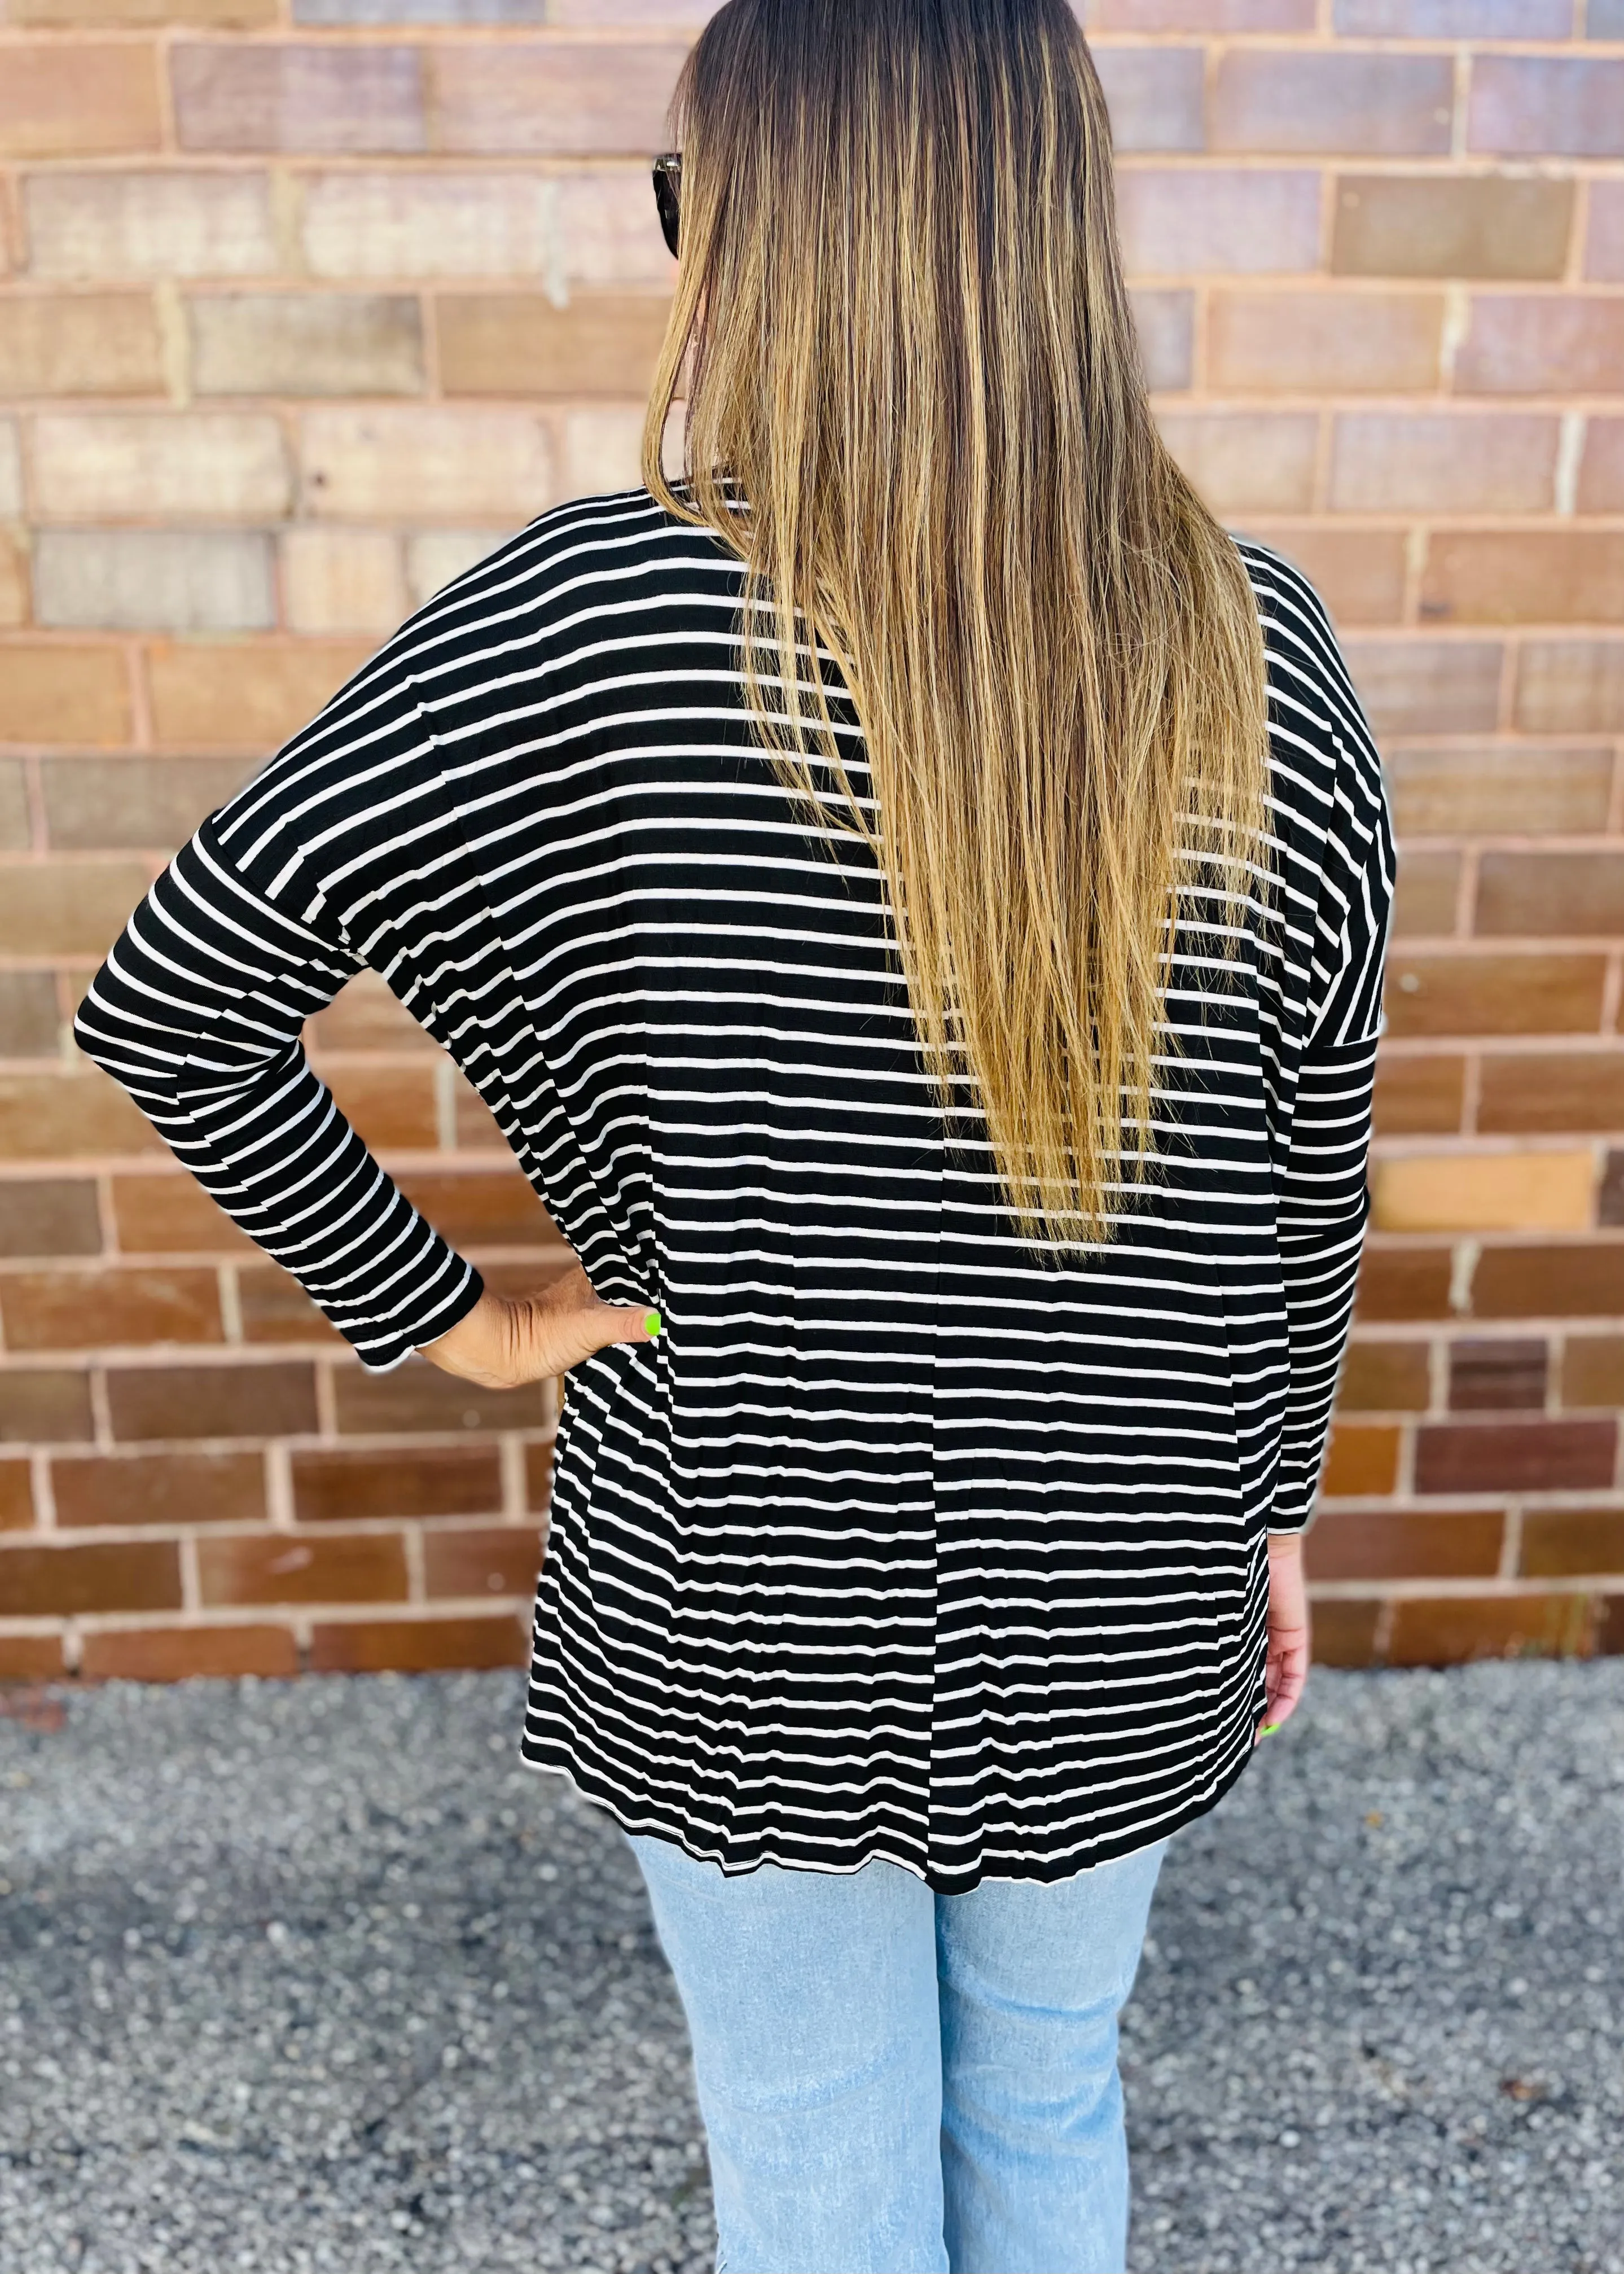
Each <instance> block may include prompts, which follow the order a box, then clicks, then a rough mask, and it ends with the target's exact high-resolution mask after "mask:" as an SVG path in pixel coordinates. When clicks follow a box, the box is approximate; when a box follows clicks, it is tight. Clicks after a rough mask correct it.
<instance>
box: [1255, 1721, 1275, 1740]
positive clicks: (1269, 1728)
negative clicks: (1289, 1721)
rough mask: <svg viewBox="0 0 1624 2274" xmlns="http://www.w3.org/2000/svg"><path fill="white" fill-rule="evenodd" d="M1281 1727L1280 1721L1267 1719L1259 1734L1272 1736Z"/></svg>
mask: <svg viewBox="0 0 1624 2274" xmlns="http://www.w3.org/2000/svg"><path fill="white" fill-rule="evenodd" d="M1279 1727H1280V1724H1279V1722H1278V1721H1266V1722H1265V1723H1264V1724H1263V1727H1262V1728H1261V1729H1260V1730H1259V1733H1258V1734H1259V1736H1264V1737H1272V1736H1274V1732H1275V1730H1276V1729H1278V1728H1279Z"/></svg>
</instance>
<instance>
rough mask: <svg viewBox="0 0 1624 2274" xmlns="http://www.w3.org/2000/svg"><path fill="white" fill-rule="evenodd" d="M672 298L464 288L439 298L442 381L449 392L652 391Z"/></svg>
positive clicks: (628, 393) (587, 393)
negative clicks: (557, 296) (554, 296)
mask: <svg viewBox="0 0 1624 2274" xmlns="http://www.w3.org/2000/svg"><path fill="white" fill-rule="evenodd" d="M667 312H668V303H667V302H666V301H665V299H664V298H658V299H657V298H655V297H651V296H650V295H648V294H624V293H578V294H575V295H574V296H573V297H571V299H570V302H569V305H568V307H566V308H560V307H557V306H555V305H553V302H552V301H551V300H549V299H548V298H547V297H545V294H542V293H528V292H526V293H521V292H457V293H447V294H442V295H441V297H440V303H439V322H440V384H441V386H442V388H444V390H445V392H446V393H447V395H542V396H549V395H564V396H570V397H576V396H583V395H585V396H591V395H625V396H628V397H635V396H641V395H646V394H647V393H648V389H649V382H650V379H651V378H652V377H653V373H654V364H655V358H656V357H657V356H658V353H659V349H660V343H661V342H662V340H663V339H664V338H665V319H666V315H667Z"/></svg>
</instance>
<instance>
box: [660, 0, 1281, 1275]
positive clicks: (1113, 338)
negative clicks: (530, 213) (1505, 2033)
mask: <svg viewBox="0 0 1624 2274" xmlns="http://www.w3.org/2000/svg"><path fill="white" fill-rule="evenodd" d="M672 120H673V133H674V138H675V139H676V141H677V142H678V144H679V145H680V148H681V152H682V175H681V260H680V264H679V271H678V277H677V285H676V293H675V298H674V302H673V308H672V313H671V321H670V325H669V328H668V329H667V332H666V335H665V345H664V349H663V350H662V353H661V356H660V360H659V364H658V370H657V372H656V375H655V380H654V387H653V393H652V398H651V400H650V407H649V414H648V421H647V425H646V426H645V429H644V435H643V479H644V481H645V482H646V484H647V486H648V487H649V489H650V491H651V492H652V493H653V494H654V495H655V496H656V497H657V498H658V500H659V501H660V502H661V504H662V505H663V506H664V507H665V508H666V510H667V511H668V512H671V513H673V514H675V515H677V516H680V518H682V519H684V520H687V521H690V522H695V523H705V524H708V525H710V526H711V527H712V528H714V529H715V530H717V531H718V532H719V534H720V536H721V537H722V538H723V540H724V541H725V542H726V544H727V545H728V546H730V547H731V548H732V550H733V552H734V553H736V554H737V556H738V557H739V558H740V560H741V561H743V562H744V564H745V566H746V568H747V570H748V576H747V578H746V584H745V593H744V605H743V608H742V613H741V629H740V640H741V659H742V669H743V673H744V678H745V683H746V690H747V700H748V706H749V710H750V713H751V716H752V718H753V719H754V721H755V724H756V730H757V732H758V733H759V735H760V738H761V741H762V742H763V745H764V746H765V747H766V748H767V749H769V750H771V752H772V753H773V754H774V758H775V763H776V764H777V765H778V770H779V772H780V775H781V777H782V778H783V779H784V780H785V782H786V786H787V787H789V788H790V789H791V790H792V791H793V793H794V794H795V795H796V796H797V798H798V800H800V801H801V802H802V804H803V808H804V807H809V808H810V809H812V811H813V812H815V813H817V814H819V815H821V816H822V817H823V823H822V825H823V827H824V828H825V830H826V829H827V827H828V819H827V817H828V815H829V813H830V811H831V798H830V795H829V791H828V787H827V786H828V784H829V783H830V781H831V774H832V780H833V783H834V785H835V787H836V789H837V791H838V796H837V797H836V798H835V799H834V801H833V802H832V809H834V810H837V811H838V814H839V816H840V825H841V826H843V827H846V828H850V829H852V830H855V831H857V832H860V833H861V835H862V837H863V838H865V839H866V840H867V841H868V844H869V846H870V847H871V848H872V851H873V854H874V857H875V859H876V862H877V863H878V865H879V868H880V870H881V871H882V873H883V877H884V878H885V880H886V883H887V885H888V887H889V892H890V897H891V914H892V922H893V927H894V930H895V936H896V940H897V946H898V955H899V959H900V968H901V972H902V975H903V977H904V979H905V981H906V988H907V993H908V999H909V1002H910V1005H911V1007H912V1010H913V1013H914V1022H915V1026H916V1028H917V1030H918V1034H919V1038H920V1043H921V1049H922V1051H923V1057H924V1063H925V1065H926V1066H927V1068H928V1069H929V1072H930V1073H931V1075H932V1077H933V1079H934V1080H935V1081H936V1085H937V1089H938V1094H939V1096H941V1098H942V1100H943V1103H944V1111H946V1112H947V1113H948V1114H949V1117H950V1119H951V1118H952V1115H953V1099H954V1096H955V1090H956V1086H957V1087H959V1088H962V1086H964V1085H966V1084H967V1085H968V1091H969V1094H970V1096H971V1097H972V1098H973V1100H974V1105H975V1106H976V1107H978V1108H979V1109H980V1111H981V1113H982V1114H983V1115H984V1117H985V1126H986V1135H987V1141H988V1143H989V1147H990V1148H991V1153H992V1157H993V1162H994V1165H995V1168H996V1173H997V1176H998V1178H999V1181H1000V1184H1001V1186H1002V1187H1003V1192H1004V1199H1005V1201H1006V1204H1007V1206H1008V1208H1009V1210H1010V1213H1011V1216H1012V1218H1013V1220H1014V1223H1015V1224H1016V1226H1017V1227H1018V1229H1019V1232H1020V1234H1021V1235H1022V1237H1023V1238H1025V1239H1028V1240H1030V1241H1031V1242H1033V1243H1034V1245H1036V1246H1048V1247H1050V1248H1058V1249H1068V1248H1079V1247H1083V1246H1088V1245H1089V1244H1091V1243H1094V1242H1097V1241H1099V1240H1101V1239H1109V1237H1110V1235H1111V1231H1112V1229H1113V1222H1114V1219H1116V1217H1118V1216H1120V1215H1121V1213H1122V1209H1123V1207H1124V1203H1125V1201H1127V1199H1128V1196H1129V1193H1130V1191H1131V1188H1132V1186H1133V1185H1134V1184H1135V1183H1137V1182H1138V1181H1139V1180H1141V1179H1142V1178H1143V1177H1144V1176H1145V1174H1146V1171H1147V1169H1148V1168H1149V1167H1150V1165H1151V1163H1152V1162H1153V1160H1154V1156H1155V1153H1156V1149H1157V1148H1156V1141H1155V1130H1154V1121H1155V1112H1154V1103H1155V1093H1156V1090H1157V1088H1158V1064H1159V1062H1162V1063H1165V1062H1166V1061H1167V1060H1168V1058H1169V1057H1170V1056H1171V1055H1172V1040H1171V1037H1170V1035H1169V1031H1168V1028H1167V1023H1166V1015H1165V1014H1166V995H1167V986H1168V975H1169V961H1170V957H1171V954H1172V952H1173V949H1174V946H1175V944H1176V941H1177V938H1178V937H1179V936H1180V935H1181V933H1187V931H1188V929H1189V927H1190V926H1191V925H1192V924H1196V923H1199V924H1201V925H1204V926H1207V927H1210V928H1211V929H1210V930H1209V931H1207V933H1206V934H1205V936H1204V938H1203V941H1202V943H1201V946H1200V952H1201V953H1205V954H1208V955H1212V956H1214V957H1222V955H1224V954H1225V953H1228V952H1229V949H1228V948H1227V947H1226V946H1225V945H1224V941H1225V939H1226V938H1228V939H1229V941H1230V942H1231V944H1232V941H1233V937H1234V929H1235V927H1234V918H1233V915H1232V914H1231V915H1230V916H1229V917H1228V918H1226V916H1225V914H1224V905H1223V904H1224V902H1225V900H1226V899H1227V898H1228V897H1229V896H1230V895H1233V894H1235V893H1237V892H1240V891H1242V890H1244V887H1245V884H1246V880H1247V877H1248V876H1249V875H1250V874H1251V873H1252V871H1253V870H1255V866H1256V863H1257V862H1258V860H1259V847H1260V844H1261V838H1262V817H1263V802H1264V788H1265V778H1266V755H1267V734H1266V701H1265V692H1264V676H1263V652H1262V643H1261V635H1260V629H1259V620H1258V612H1257V607H1256V604H1255V602H1254V599H1253V597H1252V590H1251V587H1250V585H1249V584H1248V581H1247V577H1246V574H1245V569H1244V565H1243V563H1242V561H1241V559H1240V556H1239V554H1238V553H1237V550H1236V547H1235V546H1234V544H1233V543H1232V542H1231V540H1230V539H1229V537H1228V536H1227V535H1226V534H1225V532H1224V531H1223V530H1222V528H1221V527H1220V526H1219V525H1218V523H1216V522H1215V521H1214V519H1213V517H1212V516H1211V515H1210V514H1209V513H1208V512H1207V508H1205V507H1204V506H1203V505H1202V503H1201V501H1200V500H1199V498H1198V497H1197V495H1196V493H1195V492H1194V490H1193V489H1192V486H1191V485H1190V483H1189V482H1188V481H1187V480H1186V478H1185V477H1184V474H1183V473H1181V471H1179V469H1178V467H1177V464H1176V463H1174V461H1173V459H1172V457H1171V456H1170V455H1169V451H1168V449H1167V447H1166V445H1165V444H1164V443H1163V441H1162V439H1161V436H1160V435H1159V433H1157V430H1156V427H1155V425H1154V421H1153V419H1152V417H1151V412H1150V407H1149V403H1148V401H1147V395H1146V388H1145V381H1144V379H1143V376H1142V374H1141V371H1140V365H1139V352H1138V343H1137V341H1136V337H1135V333H1134V325H1133V317H1132V308H1131V306H1130V303H1129V299H1128V294H1127V290H1126V288H1125V286H1124V282H1123V275H1122V264H1121V257H1120V253H1119V250H1118V246H1117V238H1116V201H1115V193H1114V189H1113V184H1112V172H1111V141H1110V127H1109V120H1108V117H1107V114H1106V107H1105V100H1104V97H1103V95H1102V94H1101V88H1100V82H1099V79H1098V78H1097V76H1096V74H1095V72H1094V62H1093V59H1092V57H1091V56H1090V55H1089V52H1088V49H1087V45H1086V41H1085V40H1084V38H1083V35H1082V33H1081V31H1080V30H1079V26H1078V24H1077V22H1076V19H1075V18H1074V17H1073V15H1072V14H1071V10H1070V8H1069V7H1068V6H1067V5H1066V0H727V4H726V5H725V6H724V7H723V8H722V9H721V10H720V11H719V12H718V13H717V14H716V15H714V16H713V17H712V18H711V20H710V22H709V23H708V25H707V26H706V27H705V29H704V31H703V34H701V36H700V38H699V40H698V41H697V43H696V45H695V48H694V49H693V50H692V51H691V53H690V54H689V56H688V59H687V62H686V64H685V65H684V67H683V71H682V73H681V77H680V81H679V83H678V87H677V91H676V94H675V98H674V101H673V111H672ZM680 389H685V392H686V397H687V402H686V416H685V420H684V446H683V464H682V470H681V474H680V477H679V478H678V479H677V481H676V483H675V485H674V486H673V481H672V480H670V479H668V478H667V477H666V474H665V471H664V469H663V467H662V463H661V438H662V435H663V434H664V433H665V426H666V420H667V417H668V414H669V413H670V410H671V407H672V403H673V400H674V399H675V397H676V395H678V393H679V391H680ZM820 649H821V650H822V651H824V653H826V654H827V655H828V656H830V657H831V658H832V659H834V660H835V662H836V664H837V666H838V671H839V674H840V675H841V677H843V679H844V682H845V685H846V689H847V691H848V692H849V696H850V698H851V702H852V704H853V707H854V710H855V713H856V717H857V720H858V723H859V725H860V726H861V731H862V737H863V744H864V752H865V756H866V758H867V762H868V768H869V778H870V783H871V787H872V792H873V794H872V798H871V799H868V800H864V799H862V798H860V797H859V796H857V795H856V794H853V787H852V784H851V782H850V780H849V779H848V778H847V776H846V769H845V767H844V764H842V762H841V758H840V754H839V748H838V738H837V734H836V731H835V727H834V723H833V720H832V718H831V711H830V706H829V696H828V690H827V688H826V685H825V681H824V674H823V666H822V663H821V662H820V661H818V660H817V652H818V650H820ZM803 657H808V658H810V659H812V661H813V667H811V668H810V670H809V671H808V672H803V669H802V667H801V659H802V658H803ZM820 775H821V776H822V778H823V787H820V782H819V776H820Z"/></svg>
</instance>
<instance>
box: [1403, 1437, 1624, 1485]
mask: <svg viewBox="0 0 1624 2274" xmlns="http://www.w3.org/2000/svg"><path fill="white" fill-rule="evenodd" d="M1617 1454H1618V1426H1617V1424H1616V1422H1613V1421H1611V1420H1609V1421H1480V1422H1469V1421H1462V1422H1458V1423H1452V1422H1440V1423H1435V1424H1432V1425H1429V1426H1427V1427H1423V1428H1421V1429H1420V1430H1419V1431H1417V1436H1416V1490H1417V1492H1419V1493H1471V1492H1507V1493H1509V1492H1517V1493H1521V1492H1575V1491H1583V1490H1585V1489H1586V1488H1590V1487H1597V1486H1604V1485H1610V1484H1611V1483H1612V1482H1613V1468H1614V1464H1615V1461H1616V1458H1617Z"/></svg>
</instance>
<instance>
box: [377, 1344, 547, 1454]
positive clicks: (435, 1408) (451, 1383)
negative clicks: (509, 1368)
mask: <svg viewBox="0 0 1624 2274" xmlns="http://www.w3.org/2000/svg"><path fill="white" fill-rule="evenodd" d="M333 1388H334V1398H335V1404H336V1406H337V1409H338V1426H339V1428H340V1429H341V1430H342V1432H343V1433H344V1434H345V1435H347V1436H373V1435H377V1436H384V1435H389V1434H395V1433H404V1434H409V1435H416V1436H423V1435H425V1434H427V1433H429V1432H430V1431H438V1430H443V1429H480V1430H492V1429H545V1428H546V1427H548V1426H549V1425H550V1423H551V1421H552V1418H553V1415H552V1401H551V1397H550V1395H549V1390H548V1385H547V1384H546V1383H545V1382H530V1383H527V1384H526V1386H525V1387H524V1388H523V1389H479V1388H478V1387H477V1384H476V1383H474V1382H462V1381H460V1380H459V1379H458V1378H457V1376H456V1375H455V1374H442V1373H441V1372H440V1368H439V1367H434V1366H431V1365H430V1364H429V1362H428V1360H427V1359H408V1360H407V1362H406V1364H405V1365H404V1366H402V1367H396V1368H395V1371H394V1372H393V1373H390V1374H366V1373H364V1372H363V1371H362V1370H361V1368H360V1367H344V1368H342V1371H339V1372H337V1373H335V1376H334V1383H333Z"/></svg>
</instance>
